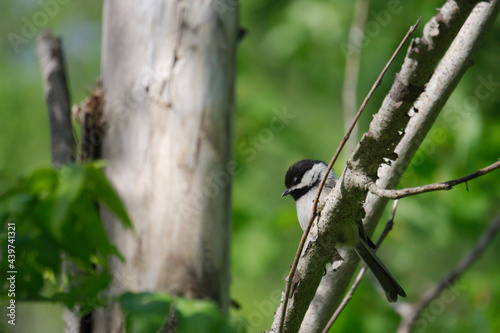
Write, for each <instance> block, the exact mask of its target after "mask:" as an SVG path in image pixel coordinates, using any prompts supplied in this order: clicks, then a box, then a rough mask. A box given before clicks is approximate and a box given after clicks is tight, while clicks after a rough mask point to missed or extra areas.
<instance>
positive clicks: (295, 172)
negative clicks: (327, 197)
mask: <svg viewBox="0 0 500 333" xmlns="http://www.w3.org/2000/svg"><path fill="white" fill-rule="evenodd" d="M316 166H317V167H316ZM326 167H327V165H326V164H325V162H323V161H319V160H309V159H308V160H301V161H298V162H297V163H295V164H293V165H292V166H291V167H289V168H288V171H287V172H286V175H285V186H286V190H285V192H283V194H281V196H282V197H284V196H285V195H288V194H291V195H292V197H293V198H294V199H295V200H297V199H298V198H300V197H301V196H302V195H304V194H305V193H307V191H309V190H310V189H311V188H312V187H314V186H316V185H318V184H319V182H320V181H321V178H320V175H321V171H322V170H326Z"/></svg>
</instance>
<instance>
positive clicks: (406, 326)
mask: <svg viewBox="0 0 500 333" xmlns="http://www.w3.org/2000/svg"><path fill="white" fill-rule="evenodd" d="M499 229H500V215H498V216H497V217H496V218H495V220H494V221H493V222H492V223H490V225H489V226H488V228H487V229H486V230H485V231H484V232H483V234H482V235H481V237H480V238H479V240H478V241H477V243H476V245H475V246H474V248H473V249H472V250H471V251H470V252H469V253H467V254H466V255H465V256H464V257H463V258H462V260H460V262H459V263H458V265H457V266H455V268H453V269H452V270H451V271H450V272H448V273H447V274H446V275H444V276H443V277H442V278H441V280H439V281H438V282H437V283H436V284H435V285H434V286H432V287H431V288H429V289H428V290H427V291H426V292H425V293H424V294H423V295H422V297H420V299H419V300H418V301H416V302H415V303H413V305H412V306H411V308H410V309H409V311H405V312H407V315H406V316H404V317H403V320H402V321H401V324H400V325H399V328H398V333H409V332H410V331H411V329H412V327H413V326H414V325H415V323H416V321H417V319H418V317H419V316H420V314H421V313H422V311H423V310H424V309H425V308H426V307H427V306H428V305H429V303H430V302H431V301H432V300H433V299H435V298H436V297H438V296H439V295H440V294H441V293H442V292H443V290H445V289H446V288H448V287H449V286H450V285H451V284H453V283H454V282H455V281H456V280H457V279H458V278H459V277H460V276H461V275H462V274H463V273H464V272H465V271H466V270H467V269H468V268H469V267H470V266H471V265H472V264H473V263H474V262H475V261H476V260H477V259H478V258H479V256H480V255H481V254H482V253H483V252H484V251H485V249H486V248H487V246H488V245H489V244H490V243H491V241H492V240H493V239H494V237H495V236H496V234H497V233H498V230H499Z"/></svg>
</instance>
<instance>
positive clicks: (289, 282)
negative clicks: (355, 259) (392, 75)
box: [275, 17, 420, 332]
mask: <svg viewBox="0 0 500 333" xmlns="http://www.w3.org/2000/svg"><path fill="white" fill-rule="evenodd" d="M419 22H420V17H419V18H418V20H417V22H416V23H415V24H414V25H413V26H411V27H410V29H409V30H408V32H407V33H406V35H405V37H404V38H403V40H402V41H401V43H400V44H399V46H398V47H397V49H396V51H394V53H393V54H392V57H391V58H390V59H389V61H388V62H387V64H386V65H385V67H384V69H383V70H382V72H381V73H380V75H379V77H378V78H377V80H376V81H375V83H374V84H373V86H372V88H371V89H370V91H369V92H368V95H367V96H366V97H365V100H364V101H363V103H362V104H361V106H360V108H359V110H358V113H357V114H356V116H355V117H354V119H353V121H352V123H351V126H350V127H349V129H348V130H347V132H346V134H345V135H344V137H343V138H342V141H341V142H340V144H339V146H338V147H337V150H336V151H335V154H334V155H333V158H332V160H331V161H330V163H329V164H328V167H327V169H326V172H325V176H324V177H323V179H322V180H321V183H320V185H319V189H318V193H317V194H316V198H315V199H314V205H313V211H312V214H311V217H310V218H309V222H308V223H307V227H306V229H305V230H304V233H303V234H302V239H301V240H300V244H299V248H298V249H297V253H296V255H295V258H294V261H293V264H292V268H291V269H290V273H289V274H288V277H287V283H286V287H285V296H284V299H283V303H282V310H281V314H282V315H281V319H280V322H279V326H278V331H279V332H283V329H284V324H283V323H284V320H285V317H284V316H283V313H285V311H286V309H287V304H288V296H289V294H290V288H291V285H292V281H293V277H294V274H295V270H296V269H297V264H298V261H299V258H300V254H301V253H302V250H303V248H304V245H305V243H306V240H307V238H308V235H309V232H310V230H311V226H312V222H313V221H314V219H315V218H316V216H317V208H318V202H319V198H320V196H321V191H322V190H323V187H324V186H325V182H326V179H327V177H328V174H329V173H330V170H332V167H333V165H334V164H335V161H336V160H337V158H338V156H339V155H340V152H341V151H342V148H343V147H344V145H345V143H346V142H347V140H349V137H350V135H351V132H352V130H353V128H354V126H355V125H356V123H357V122H358V119H359V117H360V116H361V114H362V112H363V110H364V109H365V107H366V105H367V104H368V101H369V100H370V98H371V97H372V96H373V93H374V92H375V90H376V89H377V87H378V86H379V85H380V83H381V82H382V78H383V77H384V74H385V73H386V72H387V70H388V69H389V66H390V65H391V63H392V62H393V61H394V58H396V55H397V54H398V53H399V51H400V50H401V48H402V47H403V45H404V43H405V42H406V41H407V40H408V38H409V37H410V35H411V34H412V33H413V32H414V31H415V29H416V28H417V26H418V23H419ZM278 311H279V309H278ZM275 319H276V318H275ZM299 325H300V323H299Z"/></svg>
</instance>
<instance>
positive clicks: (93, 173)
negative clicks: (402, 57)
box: [85, 163, 133, 229]
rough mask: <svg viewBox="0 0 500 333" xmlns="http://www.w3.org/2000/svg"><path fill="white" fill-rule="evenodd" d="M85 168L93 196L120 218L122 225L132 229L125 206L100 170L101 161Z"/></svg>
mask: <svg viewBox="0 0 500 333" xmlns="http://www.w3.org/2000/svg"><path fill="white" fill-rule="evenodd" d="M85 168H86V171H87V173H88V183H87V186H88V187H87V188H88V189H89V191H92V193H93V194H94V195H95V197H96V198H97V199H98V200H99V201H100V202H102V203H103V204H104V205H105V206H106V207H107V208H108V209H109V210H110V211H111V212H112V213H113V214H115V215H116V216H117V217H118V218H119V219H120V221H121V222H122V224H123V226H125V227H126V228H129V229H132V228H133V225H132V221H131V220H130V218H129V216H128V214H127V210H126V209H125V206H124V205H123V203H122V201H121V199H120V197H119V196H118V194H117V193H116V192H115V190H114V189H113V187H112V186H111V184H110V183H109V181H108V178H107V177H106V175H105V174H104V172H103V171H102V163H92V164H89V165H87V166H86V167H85Z"/></svg>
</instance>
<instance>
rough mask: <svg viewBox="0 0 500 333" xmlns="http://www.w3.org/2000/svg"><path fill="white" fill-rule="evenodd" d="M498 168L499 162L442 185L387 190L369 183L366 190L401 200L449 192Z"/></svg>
mask: <svg viewBox="0 0 500 333" xmlns="http://www.w3.org/2000/svg"><path fill="white" fill-rule="evenodd" d="M498 168H500V161H498V162H496V163H493V164H492V165H490V166H487V167H486V168H483V169H480V170H478V171H476V172H474V173H471V174H470V175H467V176H465V177H462V178H458V179H454V180H450V181H447V182H443V183H434V184H429V185H423V186H417V187H409V188H403V189H400V190H387V189H383V188H380V187H378V186H377V185H376V184H375V183H373V182H370V183H369V184H368V190H369V191H370V192H371V193H373V194H375V195H377V196H379V197H381V198H387V199H401V198H404V197H409V196H412V195H417V194H420V193H426V192H432V191H439V190H445V191H448V190H451V189H452V188H453V186H455V185H458V184H462V183H466V182H467V181H469V180H471V179H474V178H477V177H480V176H482V175H484V174H487V173H489V172H491V171H493V170H496V169H498Z"/></svg>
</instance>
